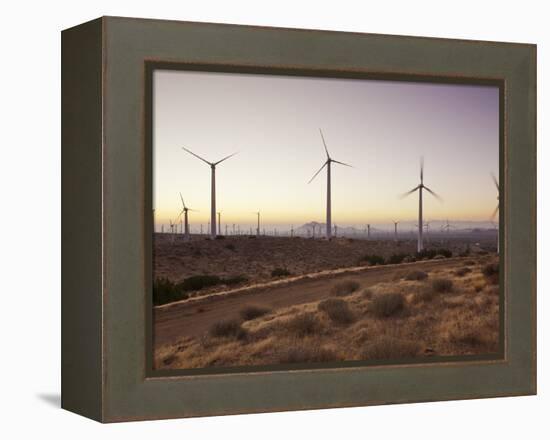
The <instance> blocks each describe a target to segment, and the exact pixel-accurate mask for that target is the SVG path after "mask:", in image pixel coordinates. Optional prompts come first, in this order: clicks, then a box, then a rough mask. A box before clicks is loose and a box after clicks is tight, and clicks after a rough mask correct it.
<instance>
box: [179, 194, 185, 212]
mask: <svg viewBox="0 0 550 440" xmlns="http://www.w3.org/2000/svg"><path fill="white" fill-rule="evenodd" d="M180 199H181V204H182V205H183V208H184V209H185V202H184V201H183V196H182V195H181V193H180Z"/></svg>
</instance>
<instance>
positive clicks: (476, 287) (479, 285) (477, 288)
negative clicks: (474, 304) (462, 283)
mask: <svg viewBox="0 0 550 440" xmlns="http://www.w3.org/2000/svg"><path fill="white" fill-rule="evenodd" d="M483 289H485V283H475V284H474V290H475V291H476V293H479V292H481V291H482V290H483Z"/></svg>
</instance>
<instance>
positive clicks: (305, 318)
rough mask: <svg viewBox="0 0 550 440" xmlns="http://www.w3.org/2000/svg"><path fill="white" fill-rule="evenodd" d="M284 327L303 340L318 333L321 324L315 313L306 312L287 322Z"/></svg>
mask: <svg viewBox="0 0 550 440" xmlns="http://www.w3.org/2000/svg"><path fill="white" fill-rule="evenodd" d="M283 327H284V328H285V329H286V330H287V331H288V332H289V333H291V334H292V335H294V336H296V337H299V338H303V337H305V336H309V335H314V334H315V333H317V332H318V331H319V329H320V327H321V323H320V321H319V318H318V317H317V316H316V315H315V314H314V313H310V312H306V313H301V314H299V315H297V316H295V317H293V318H291V319H289V320H287V321H286V322H284V323H283Z"/></svg>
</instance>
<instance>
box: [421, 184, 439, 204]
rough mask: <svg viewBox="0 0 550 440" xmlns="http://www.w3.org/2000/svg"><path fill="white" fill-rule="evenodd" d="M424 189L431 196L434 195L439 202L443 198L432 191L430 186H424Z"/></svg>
mask: <svg viewBox="0 0 550 440" xmlns="http://www.w3.org/2000/svg"><path fill="white" fill-rule="evenodd" d="M424 189H425V190H426V191H428V192H429V193H430V194H431V195H432V196H434V197H435V198H436V199H437V200H439V201H440V202H442V201H443V199H442V198H441V196H440V195H438V194H436V193H434V192H433V191H432V190H431V189H430V188H428V187H427V186H424Z"/></svg>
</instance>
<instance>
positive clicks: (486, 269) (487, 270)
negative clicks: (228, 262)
mask: <svg viewBox="0 0 550 440" xmlns="http://www.w3.org/2000/svg"><path fill="white" fill-rule="evenodd" d="M481 272H482V273H483V275H484V276H485V278H486V279H487V281H488V282H489V283H490V284H498V277H499V264H498V263H489V264H486V265H485V266H483V269H481Z"/></svg>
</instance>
